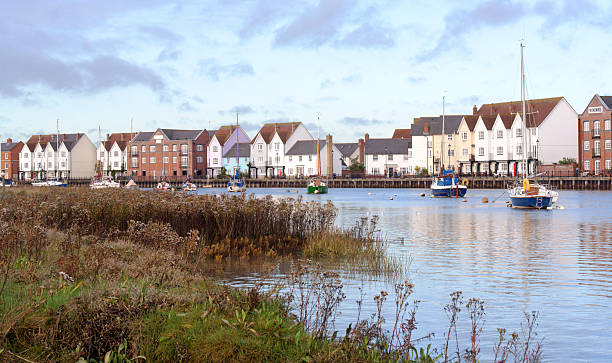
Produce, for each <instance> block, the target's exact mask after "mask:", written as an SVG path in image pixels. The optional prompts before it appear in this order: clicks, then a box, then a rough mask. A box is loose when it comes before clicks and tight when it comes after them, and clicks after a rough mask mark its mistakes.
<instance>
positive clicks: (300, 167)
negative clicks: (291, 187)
mask: <svg viewBox="0 0 612 363" xmlns="http://www.w3.org/2000/svg"><path fill="white" fill-rule="evenodd" d="M295 174H296V176H297V177H298V178H303V177H304V166H303V165H298V166H296V167H295Z"/></svg>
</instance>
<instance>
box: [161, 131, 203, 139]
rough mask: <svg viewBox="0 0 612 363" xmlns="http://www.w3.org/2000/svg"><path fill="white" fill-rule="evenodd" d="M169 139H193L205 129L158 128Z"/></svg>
mask: <svg viewBox="0 0 612 363" xmlns="http://www.w3.org/2000/svg"><path fill="white" fill-rule="evenodd" d="M160 130H161V132H163V133H164V134H165V135H166V137H167V138H168V139H169V140H195V139H197V138H198V136H200V134H201V133H202V132H204V131H206V130H202V129H200V130H178V129H160Z"/></svg>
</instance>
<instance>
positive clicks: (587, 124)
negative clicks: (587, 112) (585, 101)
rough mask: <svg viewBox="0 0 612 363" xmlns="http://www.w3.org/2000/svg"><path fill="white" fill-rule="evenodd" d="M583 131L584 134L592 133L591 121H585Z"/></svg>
mask: <svg viewBox="0 0 612 363" xmlns="http://www.w3.org/2000/svg"><path fill="white" fill-rule="evenodd" d="M582 129H583V130H584V132H589V131H591V127H590V124H589V121H588V120H587V121H584V127H583V128H582Z"/></svg>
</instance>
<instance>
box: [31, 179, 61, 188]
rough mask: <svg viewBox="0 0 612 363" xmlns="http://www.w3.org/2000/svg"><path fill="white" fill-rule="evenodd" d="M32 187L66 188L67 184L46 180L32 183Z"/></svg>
mask: <svg viewBox="0 0 612 363" xmlns="http://www.w3.org/2000/svg"><path fill="white" fill-rule="evenodd" d="M32 186H33V187H67V186H68V183H64V182H61V181H58V180H56V179H51V180H46V181H41V182H33V183H32Z"/></svg>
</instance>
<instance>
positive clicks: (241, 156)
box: [223, 139, 251, 177]
mask: <svg viewBox="0 0 612 363" xmlns="http://www.w3.org/2000/svg"><path fill="white" fill-rule="evenodd" d="M226 149H227V151H225V154H223V159H224V162H223V165H224V167H225V169H226V170H227V173H228V174H231V175H236V171H237V170H239V171H240V174H242V175H244V174H248V173H249V165H250V164H251V143H250V140H249V139H247V141H246V142H240V143H235V142H234V143H233V145H231V146H230V147H227V148H226ZM236 158H237V159H238V160H237V161H236ZM249 177H250V175H249Z"/></svg>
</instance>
